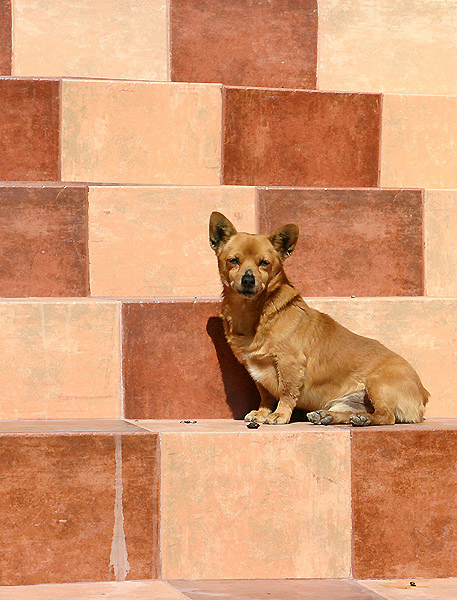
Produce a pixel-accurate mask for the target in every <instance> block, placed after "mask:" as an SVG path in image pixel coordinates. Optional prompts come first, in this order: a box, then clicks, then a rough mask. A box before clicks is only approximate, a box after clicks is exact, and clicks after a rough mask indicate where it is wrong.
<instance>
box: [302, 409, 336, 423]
mask: <svg viewBox="0 0 457 600" xmlns="http://www.w3.org/2000/svg"><path fill="white" fill-rule="evenodd" d="M306 416H307V417H308V421H310V422H311V423H312V424H313V425H330V423H331V422H332V415H329V414H328V413H327V412H326V411H325V410H316V411H314V412H309V413H307V415H306Z"/></svg>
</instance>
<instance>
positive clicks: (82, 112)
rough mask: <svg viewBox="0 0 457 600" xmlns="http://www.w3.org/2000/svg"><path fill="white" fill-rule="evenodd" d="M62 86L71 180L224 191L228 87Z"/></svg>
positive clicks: (66, 169)
mask: <svg viewBox="0 0 457 600" xmlns="http://www.w3.org/2000/svg"><path fill="white" fill-rule="evenodd" d="M62 85H63V88H62V90H63V91H62V94H63V96H62V178H63V179H64V180H65V181H89V182H101V183H104V182H106V183H156V184H157V183H158V184H160V183H163V184H178V185H179V184H190V185H219V183H220V171H221V120H222V115H221V112H222V95H221V86H219V85H210V84H208V85H204V84H180V83H144V82H143V83H141V82H136V83H135V82H122V81H64V82H63V84H62Z"/></svg>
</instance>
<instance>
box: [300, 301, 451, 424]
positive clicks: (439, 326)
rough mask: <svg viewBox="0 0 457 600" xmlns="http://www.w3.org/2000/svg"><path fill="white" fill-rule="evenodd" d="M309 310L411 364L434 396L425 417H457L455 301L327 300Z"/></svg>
mask: <svg viewBox="0 0 457 600" xmlns="http://www.w3.org/2000/svg"><path fill="white" fill-rule="evenodd" d="M309 304H310V305H311V306H313V307H314V308H317V309H318V310H321V311H323V312H326V313H328V314H330V315H331V316H332V317H333V318H334V319H336V320H337V321H338V322H340V323H341V324H342V325H345V326H346V327H348V328H349V329H351V330H352V331H355V332H356V333H359V334H361V335H365V336H368V337H371V338H376V339H378V340H379V341H380V342H382V343H383V344H385V345H386V346H387V347H389V348H391V350H394V351H395V352H398V353H399V354H401V355H402V356H404V357H405V358H406V359H407V360H409V362H410V363H411V364H412V365H413V366H414V368H415V369H416V370H417V372H418V373H419V376H420V377H421V379H422V383H423V384H424V386H425V387H426V388H427V389H428V391H429V392H430V393H431V398H430V402H429V404H428V405H427V410H426V417H428V418H432V417H457V406H456V403H455V394H454V388H455V387H456V386H457V368H456V367H457V363H456V356H455V352H454V347H455V342H454V340H455V339H456V336H457V325H456V323H455V318H454V316H453V315H454V313H455V310H456V309H457V302H456V301H455V300H446V299H432V298H417V299H412V298H411V299H409V298H379V299H377V298H370V299H347V300H343V299H323V300H310V302H309ZM454 381H455V384H454Z"/></svg>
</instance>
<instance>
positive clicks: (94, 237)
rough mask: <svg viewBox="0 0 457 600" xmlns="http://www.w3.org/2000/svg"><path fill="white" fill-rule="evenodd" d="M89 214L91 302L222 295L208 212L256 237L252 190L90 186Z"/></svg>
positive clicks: (234, 188) (253, 191)
mask: <svg viewBox="0 0 457 600" xmlns="http://www.w3.org/2000/svg"><path fill="white" fill-rule="evenodd" d="M89 207H90V214H89V223H90V234H89V245H90V258H91V290H92V295H94V296H127V297H128V296H130V297H132V296H133V297H134V296H140V297H144V296H187V297H189V296H206V297H208V296H218V295H219V294H220V291H221V284H220V279H219V274H218V270H217V261H216V257H215V255H214V252H213V251H212V250H211V248H210V246H209V242H208V219H209V215H210V213H211V211H213V210H219V211H221V212H223V213H224V214H226V215H227V217H228V218H230V219H233V222H235V223H236V225H237V227H239V229H240V230H247V231H254V230H255V189H254V188H238V187H229V186H227V187H224V186H218V187H108V186H100V187H91V188H90V191H89Z"/></svg>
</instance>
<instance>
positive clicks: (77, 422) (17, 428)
mask: <svg viewBox="0 0 457 600" xmlns="http://www.w3.org/2000/svg"><path fill="white" fill-rule="evenodd" d="M144 429H145V427H137V426H136V425H135V424H133V423H129V422H128V421H124V420H122V419H30V420H19V419H11V420H8V421H0V435H1V434H3V433H16V434H32V433H33V434H55V433H126V432H127V433H128V432H130V433H132V432H135V431H137V432H141V431H143V430H144Z"/></svg>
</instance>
